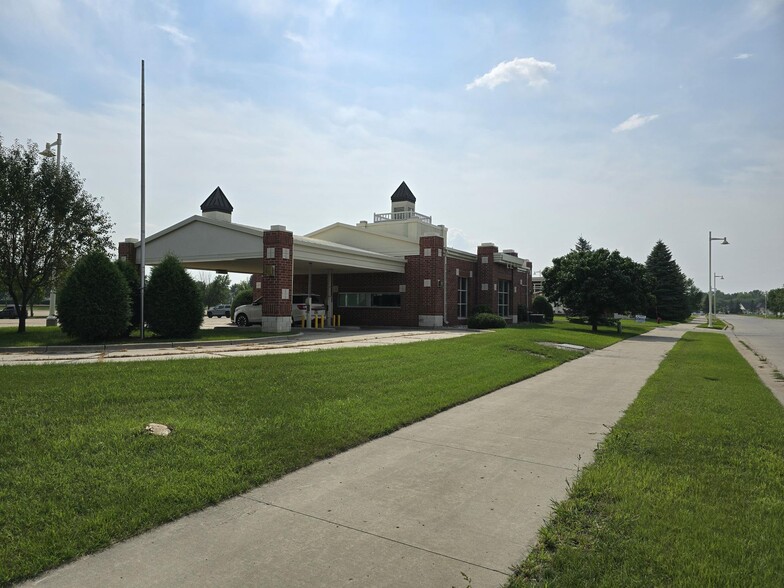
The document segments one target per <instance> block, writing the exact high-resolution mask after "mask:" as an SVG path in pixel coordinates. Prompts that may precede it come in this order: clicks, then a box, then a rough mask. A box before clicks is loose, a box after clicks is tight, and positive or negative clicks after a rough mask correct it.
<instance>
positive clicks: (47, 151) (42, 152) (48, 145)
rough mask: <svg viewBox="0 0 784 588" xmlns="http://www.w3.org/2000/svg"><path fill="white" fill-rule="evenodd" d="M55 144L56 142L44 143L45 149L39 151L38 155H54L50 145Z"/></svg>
mask: <svg viewBox="0 0 784 588" xmlns="http://www.w3.org/2000/svg"><path fill="white" fill-rule="evenodd" d="M55 144H56V143H47V144H46V149H44V150H43V151H41V152H40V153H39V155H43V156H44V157H54V156H55V155H56V153H55V152H54V151H52V145H55Z"/></svg>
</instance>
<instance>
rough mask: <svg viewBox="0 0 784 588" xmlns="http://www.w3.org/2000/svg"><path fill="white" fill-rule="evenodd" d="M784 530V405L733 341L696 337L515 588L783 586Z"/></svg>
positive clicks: (622, 426) (633, 415)
mask: <svg viewBox="0 0 784 588" xmlns="http://www.w3.org/2000/svg"><path fill="white" fill-rule="evenodd" d="M782 537H784V407H782V405H781V404H780V403H779V402H778V401H777V400H776V399H775V398H774V396H773V395H772V394H771V392H770V390H769V389H768V388H767V387H765V386H764V384H762V382H761V381H760V380H759V378H758V377H757V375H756V374H755V373H754V371H753V369H752V368H751V367H750V366H749V365H748V363H747V362H746V361H745V360H744V359H743V358H742V357H741V356H740V354H739V353H738V352H737V351H736V350H735V349H734V348H733V346H732V344H731V342H730V341H729V340H727V338H726V337H724V336H721V335H716V334H712V333H686V334H685V335H684V336H683V338H682V340H681V341H680V342H678V343H677V344H676V345H675V347H674V348H673V349H672V350H671V352H670V353H669V354H668V356H667V357H666V359H665V360H664V361H663V363H662V364H661V366H660V368H659V369H658V371H657V372H656V373H655V374H654V375H653V376H651V378H650V379H649V380H648V382H647V383H646V385H645V386H644V388H643V389H642V390H641V392H640V394H639V396H638V398H637V399H636V400H635V401H634V402H633V403H632V405H631V406H630V407H629V409H628V410H627V412H626V413H625V415H624V416H623V417H622V418H621V419H620V420H619V421H618V423H617V424H616V425H615V426H614V427H613V428H612V430H611V431H610V432H609V434H608V435H607V437H606V438H605V440H604V441H603V442H602V443H601V444H600V446H599V448H598V449H597V451H596V454H595V461H594V463H592V464H591V465H589V466H587V467H586V468H584V469H583V470H582V471H581V472H580V474H579V475H578V477H577V479H576V480H575V481H574V482H573V483H572V485H571V486H570V489H569V494H568V497H567V498H566V499H565V500H563V501H562V502H560V503H557V504H556V505H554V510H553V514H552V516H551V517H550V519H549V520H548V521H547V522H546V524H545V525H544V526H543V527H542V529H541V530H540V531H539V534H538V539H537V543H536V545H535V546H534V548H533V549H532V550H531V552H530V553H529V554H528V556H527V558H526V559H525V560H523V562H522V563H521V564H520V565H519V566H518V567H517V568H516V570H515V572H514V574H513V576H512V578H511V579H510V581H509V583H508V584H507V586H508V588H520V587H522V586H530V585H544V586H775V585H780V583H781V578H784V541H782Z"/></svg>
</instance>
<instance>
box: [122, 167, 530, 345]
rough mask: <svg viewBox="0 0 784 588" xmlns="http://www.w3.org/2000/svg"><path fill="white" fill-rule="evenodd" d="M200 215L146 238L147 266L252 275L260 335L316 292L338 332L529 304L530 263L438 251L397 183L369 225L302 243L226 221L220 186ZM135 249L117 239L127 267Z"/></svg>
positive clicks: (437, 228)
mask: <svg viewBox="0 0 784 588" xmlns="http://www.w3.org/2000/svg"><path fill="white" fill-rule="evenodd" d="M201 209H202V215H201V216H192V217H190V218H188V219H185V220H184V221H182V222H180V223H177V224H176V225H173V226H172V227H169V228H168V229H164V230H163V231H160V232H159V233H156V234H155V235H152V236H150V237H148V238H147V241H146V252H145V255H146V261H147V263H148V264H150V265H155V264H157V263H158V262H160V260H161V259H162V258H163V257H164V256H165V255H166V254H167V253H174V254H175V255H177V257H178V258H179V259H180V260H181V261H182V263H183V264H184V265H185V266H186V267H188V268H192V269H205V270H216V271H221V272H240V273H249V274H252V279H251V283H252V284H253V285H254V298H261V299H262V309H263V316H264V319H263V320H264V323H263V325H262V328H263V329H264V330H267V331H273V332H281V331H288V330H289V329H290V326H291V321H290V316H291V299H292V296H293V294H295V293H307V292H310V293H311V294H317V295H319V296H320V297H321V298H322V300H324V301H325V303H326V305H327V315H328V316H329V317H331V316H332V315H333V314H339V315H340V316H341V324H343V325H376V326H422V327H441V326H458V325H462V324H465V322H466V320H467V318H468V315H469V314H470V313H471V311H472V310H473V309H474V308H475V307H476V306H479V305H482V306H487V307H489V308H490V309H491V310H492V311H493V312H495V313H498V314H500V315H501V316H504V317H505V318H506V319H507V320H508V321H509V322H511V323H514V322H517V308H518V306H519V305H524V306H527V307H529V306H530V303H531V300H532V298H533V296H532V291H533V283H532V267H531V262H530V261H528V260H527V259H523V258H521V257H519V256H518V254H517V253H516V252H515V251H513V250H509V249H505V250H503V251H499V249H498V247H497V246H496V245H495V244H493V243H482V244H481V245H480V246H479V247H477V250H476V253H471V252H467V251H461V250H458V249H453V248H450V247H448V246H447V228H446V227H445V226H444V225H434V224H433V223H432V218H431V217H428V216H425V215H423V214H420V213H418V212H416V197H415V196H414V194H413V193H412V192H411V190H410V189H409V188H408V186H407V185H406V183H405V182H403V183H402V184H400V187H399V188H398V189H397V190H396V191H395V193H394V194H392V197H391V210H390V212H387V213H378V214H374V215H373V222H372V223H369V222H367V221H360V222H359V223H357V224H356V225H348V224H344V223H334V224H332V225H329V226H327V227H324V228H322V229H319V230H317V231H313V232H312V233H309V234H307V235H305V236H298V235H294V234H293V233H292V232H291V231H288V230H287V229H286V227H285V226H280V225H273V226H271V227H270V228H269V229H260V228H255V227H248V226H245V225H239V224H236V223H233V222H232V220H231V216H232V212H233V207H232V206H231V204H230V203H229V201H228V199H227V198H226V196H225V195H224V194H223V192H222V191H221V189H220V188H216V189H215V191H214V192H213V193H212V194H211V195H210V196H209V197H208V198H207V200H205V201H204V203H203V204H202V206H201ZM138 246H139V243H138V242H137V241H136V240H134V239H126V241H125V242H123V243H120V246H119V254H120V256H121V257H124V258H126V259H128V260H130V261H132V262H134V263H136V262H137V260H138V256H137V250H138ZM309 285H310V287H309Z"/></svg>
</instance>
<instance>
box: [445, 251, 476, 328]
mask: <svg viewBox="0 0 784 588" xmlns="http://www.w3.org/2000/svg"><path fill="white" fill-rule="evenodd" d="M446 261H447V268H446V276H447V279H446V288H447V290H446V318H447V322H448V323H449V325H450V326H454V325H463V324H465V322H466V320H467V319H465V318H461V319H459V318H457V302H458V292H457V287H458V278H467V279H468V309H467V312H468V314H469V315H470V314H471V311H472V310H473V308H474V306H476V282H477V273H476V264H475V263H473V262H471V261H465V260H462V259H454V258H447V260H446ZM458 270H459V272H460V275H458V273H457V271H458Z"/></svg>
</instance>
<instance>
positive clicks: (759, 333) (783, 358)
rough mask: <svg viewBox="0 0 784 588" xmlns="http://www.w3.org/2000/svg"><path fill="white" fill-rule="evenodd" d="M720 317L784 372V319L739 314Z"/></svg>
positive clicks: (740, 336)
mask: <svg viewBox="0 0 784 588" xmlns="http://www.w3.org/2000/svg"><path fill="white" fill-rule="evenodd" d="M720 318H721V320H723V321H725V322H728V323H730V324H731V325H732V326H733V327H734V330H735V335H737V337H738V339H740V340H741V341H744V342H745V343H746V344H747V345H749V346H750V347H751V348H752V349H754V351H756V352H757V353H758V354H760V355H762V356H764V357H766V358H767V360H768V362H769V363H772V364H773V365H774V366H775V367H776V368H777V369H778V370H779V371H780V372H784V320H777V319H764V318H761V317H756V316H743V315H737V314H733V315H727V316H721V317H720Z"/></svg>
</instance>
